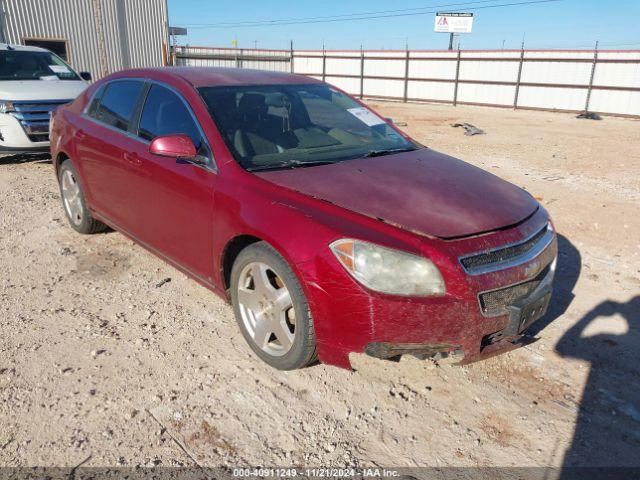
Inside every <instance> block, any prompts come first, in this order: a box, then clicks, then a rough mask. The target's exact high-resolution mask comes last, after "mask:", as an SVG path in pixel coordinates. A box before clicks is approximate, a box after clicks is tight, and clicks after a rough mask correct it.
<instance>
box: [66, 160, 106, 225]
mask: <svg viewBox="0 0 640 480" xmlns="http://www.w3.org/2000/svg"><path fill="white" fill-rule="evenodd" d="M58 183H59V184H60V198H61V199H62V206H63V207H64V212H65V214H66V216H67V220H69V224H70V225H71V227H72V228H73V229H74V230H75V231H76V232H80V233H84V234H90V233H98V232H101V231H103V230H105V229H106V228H107V226H106V225H105V224H104V223H102V222H100V221H98V220H96V219H95V218H93V217H92V216H91V213H89V209H88V208H87V203H86V201H85V198H84V193H83V191H82V187H81V185H80V182H79V181H78V173H77V172H76V169H75V167H74V166H73V164H72V163H71V160H66V161H65V162H64V163H63V164H62V165H61V166H60V170H59V172H58Z"/></svg>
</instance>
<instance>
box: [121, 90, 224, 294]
mask: <svg viewBox="0 0 640 480" xmlns="http://www.w3.org/2000/svg"><path fill="white" fill-rule="evenodd" d="M136 133H137V135H138V138H139V139H140V140H141V141H142V142H144V143H141V142H137V143H135V144H133V145H132V146H131V148H132V149H131V151H130V153H131V155H133V156H135V157H136V158H137V159H138V161H139V162H140V165H139V169H140V170H141V172H143V173H142V174H141V175H139V176H138V178H139V183H137V184H136V188H135V191H134V192H132V195H133V196H134V202H135V204H136V205H138V206H140V207H141V208H142V209H143V211H144V213H143V219H142V220H141V221H140V224H139V226H138V230H137V232H138V237H139V238H140V240H142V241H143V242H144V243H146V244H147V245H149V246H151V247H153V248H154V249H156V250H158V251H159V252H161V253H163V254H164V255H165V256H167V257H169V259H171V260H173V261H174V262H175V263H177V264H179V265H180V266H182V267H183V268H185V269H187V270H188V271H189V272H190V273H192V274H194V275H196V276H198V277H200V278H201V279H202V280H205V281H207V282H210V281H211V280H212V274H213V272H212V266H213V263H214V262H213V248H212V245H213V234H214V232H213V194H214V191H215V182H216V178H217V176H216V173H215V164H214V159H213V155H212V152H211V149H210V147H209V145H208V143H207V141H206V138H205V135H204V133H203V131H202V129H201V127H200V125H199V123H198V121H197V119H196V117H195V115H194V114H193V112H192V110H191V108H190V106H189V104H188V103H187V101H186V100H185V99H184V98H183V97H182V95H181V94H180V93H179V92H178V91H176V90H174V89H173V88H171V87H169V86H167V85H162V84H159V83H151V86H150V88H149V90H148V93H147V95H146V98H145V101H144V104H143V106H142V111H141V113H140V120H139V126H138V129H137V132H136ZM178 133H182V134H186V135H189V137H191V139H192V140H193V143H194V144H195V145H196V148H197V150H198V157H197V159H194V160H180V159H176V158H167V157H160V156H157V155H153V154H151V153H149V144H150V143H151V141H152V140H153V139H154V138H156V137H158V136H163V135H171V134H178Z"/></svg>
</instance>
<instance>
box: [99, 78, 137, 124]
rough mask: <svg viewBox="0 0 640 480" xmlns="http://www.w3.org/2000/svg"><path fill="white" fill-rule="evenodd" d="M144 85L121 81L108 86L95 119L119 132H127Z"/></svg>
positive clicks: (132, 81)
mask: <svg viewBox="0 0 640 480" xmlns="http://www.w3.org/2000/svg"><path fill="white" fill-rule="evenodd" d="M143 86H144V84H143V83H142V82H138V81H135V80H119V81H115V82H112V83H110V84H109V85H107V87H106V90H105V91H104V92H103V94H102V98H101V100H100V104H99V105H98V107H97V108H96V109H95V111H94V114H93V117H95V118H96V119H97V120H100V121H101V122H103V123H106V124H107V125H110V126H112V127H114V128H117V129H119V130H124V131H127V130H128V129H129V122H130V121H131V118H132V117H133V113H134V111H135V108H136V103H137V102H138V97H139V96H140V92H141V91H142V87H143Z"/></svg>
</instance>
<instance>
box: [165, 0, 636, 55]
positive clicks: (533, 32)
mask: <svg viewBox="0 0 640 480" xmlns="http://www.w3.org/2000/svg"><path fill="white" fill-rule="evenodd" d="M523 1H526V0H486V1H477V0H475V1H474V0H471V1H467V2H465V1H464V0H422V1H420V0H400V1H396V2H390V1H389V0H366V1H363V0H321V1H313V2H310V1H308V0H298V1H296V0H238V1H236V2H231V1H225V2H220V1H216V0H168V4H169V23H170V24H171V25H172V26H179V27H186V28H187V29H188V32H189V33H188V35H187V36H186V37H182V38H180V39H179V43H180V44H182V45H184V44H189V45H194V46H216V47H232V46H233V45H234V41H237V44H238V46H239V47H241V48H253V47H255V46H256V42H257V46H258V48H275V49H282V48H285V49H288V48H289V42H290V41H293V44H294V47H295V48H297V49H320V48H322V45H323V43H324V44H325V46H326V48H327V49H328V50H331V49H333V50H336V49H358V48H360V46H361V45H362V46H363V47H364V48H365V49H404V48H405V44H408V45H409V48H411V49H446V48H447V47H448V43H449V36H448V34H446V33H435V32H434V31H433V27H434V16H435V14H434V13H430V12H431V11H436V10H437V11H469V12H473V13H474V23H473V32H472V33H471V34H462V35H460V39H459V41H460V46H461V48H462V49H501V48H503V46H504V48H505V49H513V48H520V45H521V43H522V41H523V39H524V42H525V48H585V49H588V48H592V47H593V45H594V44H595V42H596V40H599V41H600V48H603V49H640V28H638V27H639V25H640V23H639V18H640V0H618V1H615V0H611V1H608V0H559V1H550V2H547V3H537V4H528V5H512V6H502V7H498V8H477V9H476V8H474V7H482V6H489V5H504V4H508V3H519V2H523ZM454 5H455V6H454ZM408 9H414V10H412V11H409V12H407V11H406V10H408ZM418 9H422V10H418ZM390 10H394V11H395V12H392V13H384V14H380V15H389V14H392V15H398V14H402V15H403V16H395V17H387V18H374V19H366V20H358V21H344V22H343V21H340V22H324V23H304V24H290V25H275V26H274V25H261V26H257V27H238V26H232V27H222V26H220V25H219V24H221V23H234V24H236V23H240V22H254V21H255V22H264V21H274V20H283V19H285V20H290V19H301V18H305V19H308V18H310V17H327V16H335V15H350V14H363V13H370V12H383V11H384V12H389V11H390ZM418 12H425V14H422V15H418V14H417V13H418ZM407 14H409V15H407ZM314 21H315V22H317V20H314ZM211 24H217V26H211Z"/></svg>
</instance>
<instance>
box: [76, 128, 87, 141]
mask: <svg viewBox="0 0 640 480" xmlns="http://www.w3.org/2000/svg"><path fill="white" fill-rule="evenodd" d="M73 136H74V137H75V138H76V139H77V140H84V139H85V138H86V136H87V134H86V133H84V131H83V130H76V133H74V134H73Z"/></svg>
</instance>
